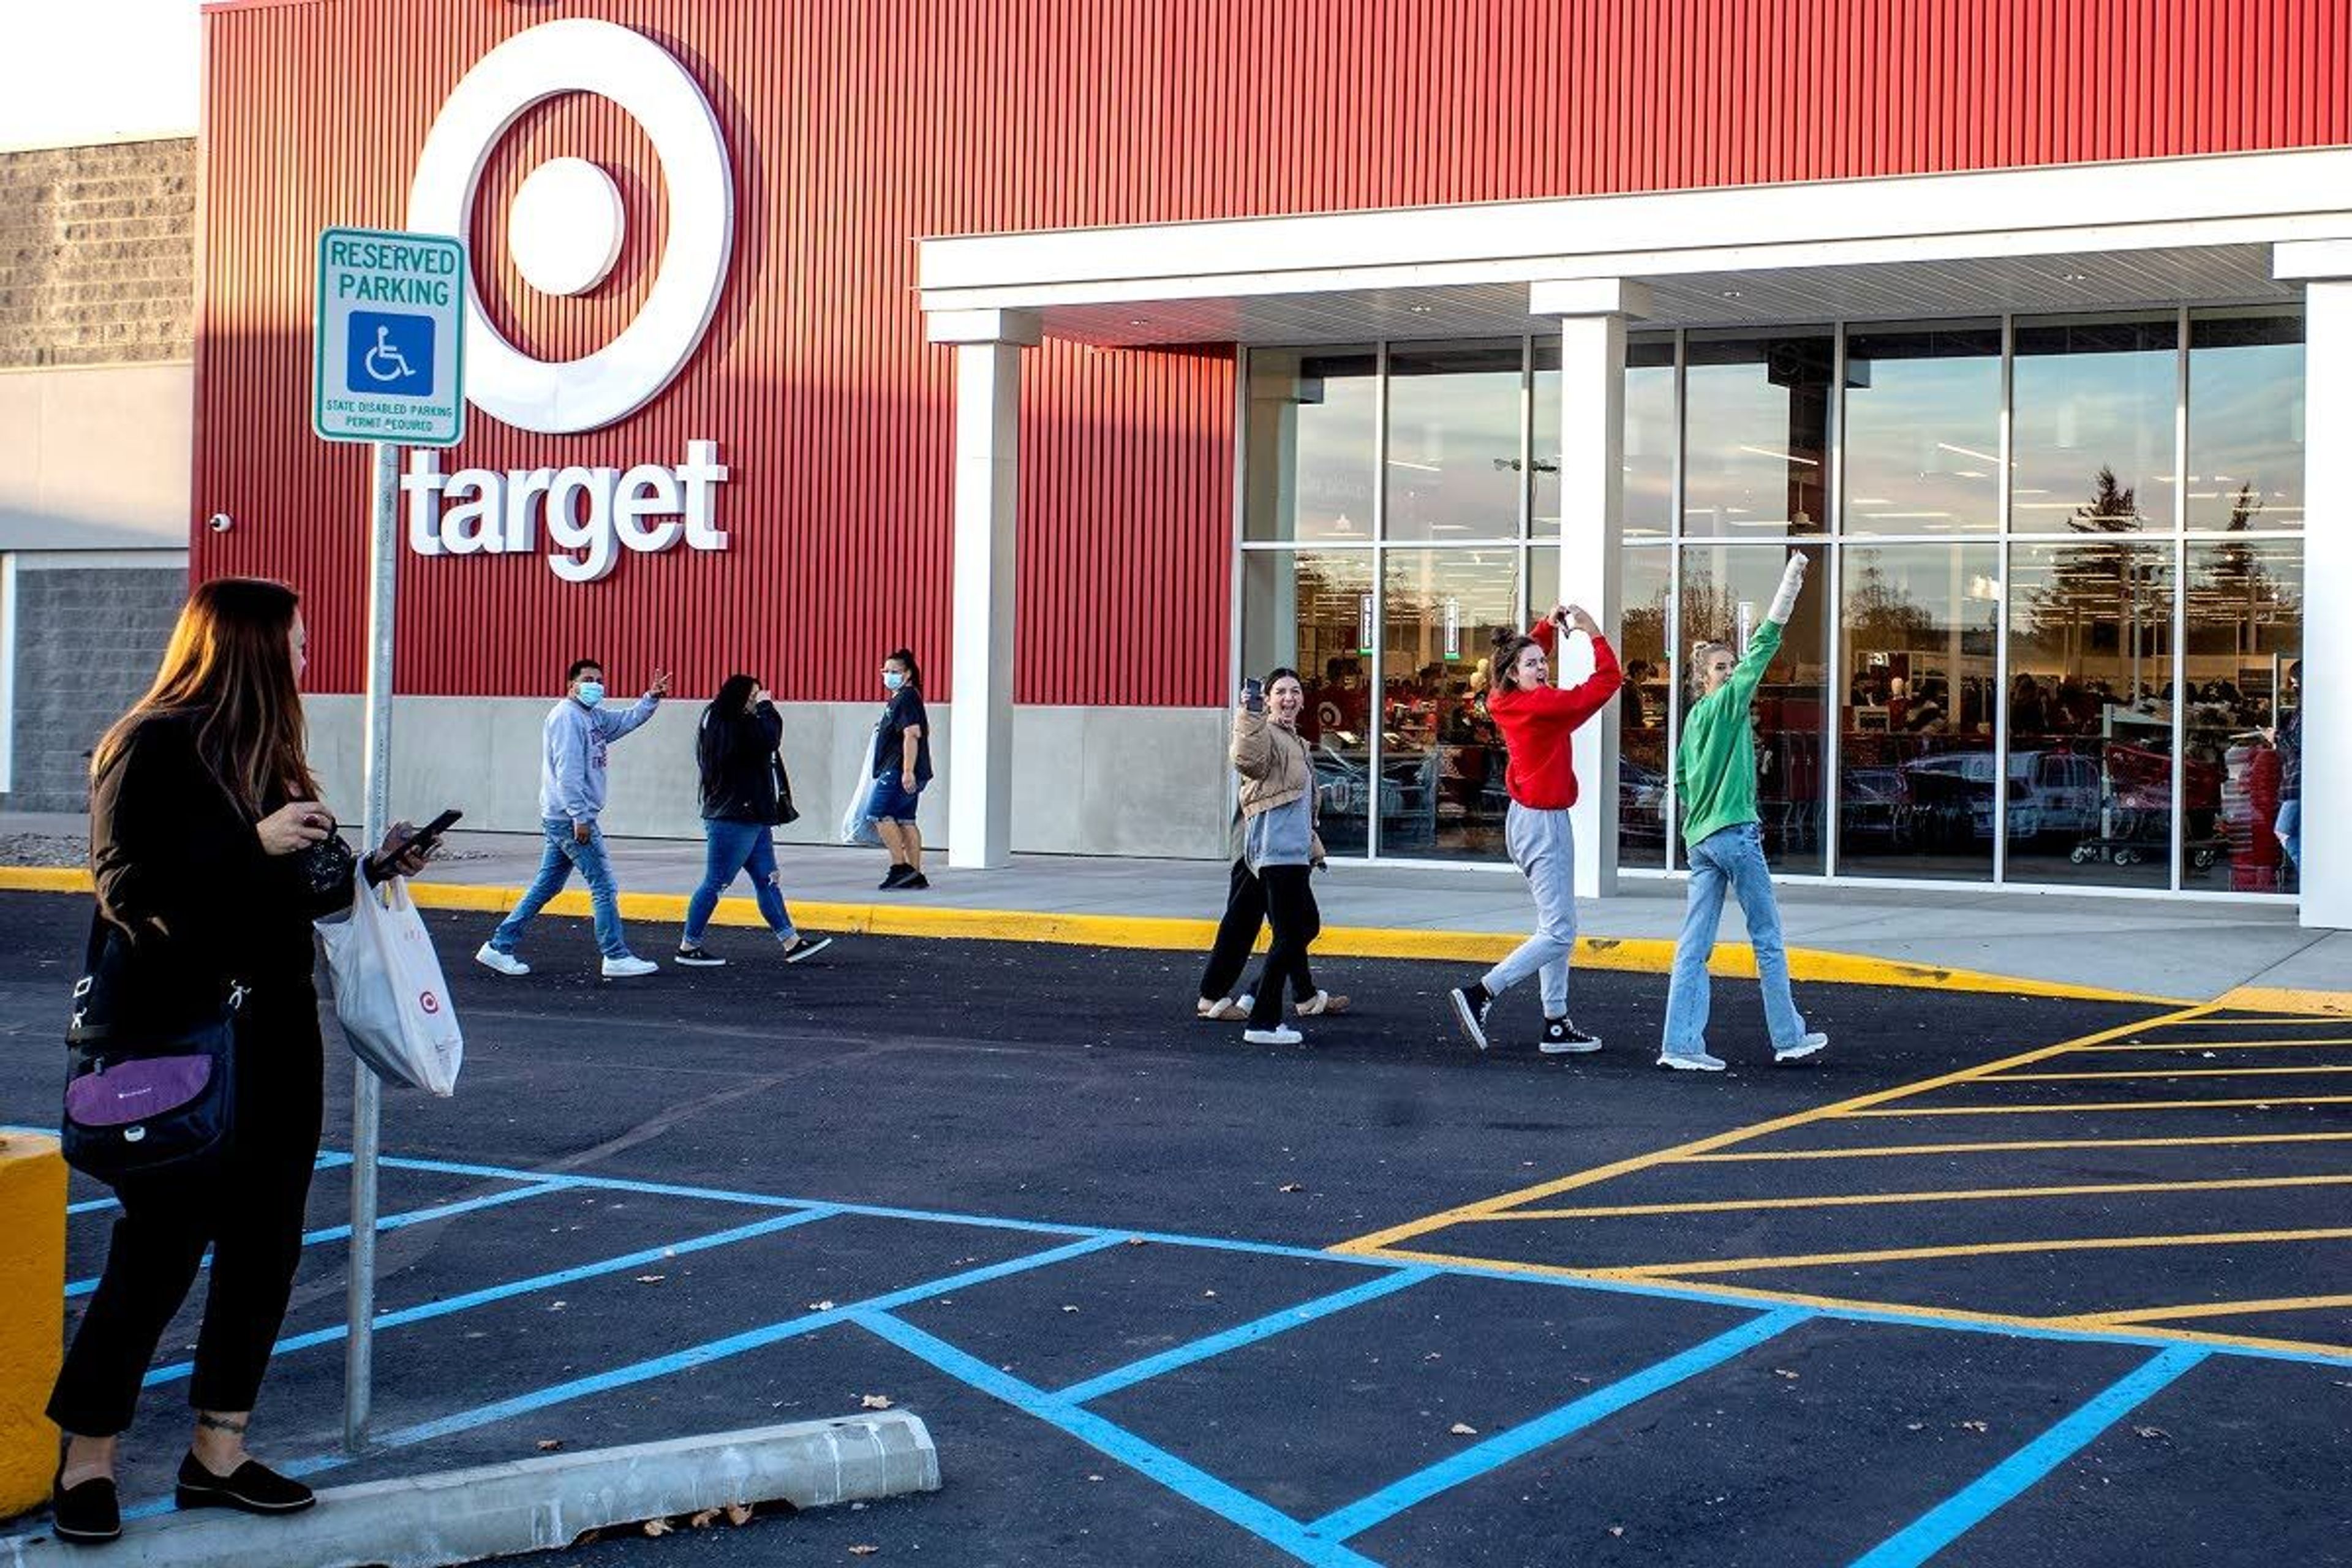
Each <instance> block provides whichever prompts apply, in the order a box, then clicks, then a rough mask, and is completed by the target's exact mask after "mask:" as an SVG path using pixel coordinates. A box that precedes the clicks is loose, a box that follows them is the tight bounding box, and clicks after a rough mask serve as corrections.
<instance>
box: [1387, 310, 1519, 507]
mask: <svg viewBox="0 0 2352 1568" xmlns="http://www.w3.org/2000/svg"><path fill="white" fill-rule="evenodd" d="M1520 353H1521V345H1520V344H1519V343H1517V342H1510V343H1505V344H1496V345H1494V346H1491V347H1485V346H1477V347H1466V348H1454V347H1446V348H1392V349H1391V350H1390V351H1389V446H1388V474H1387V482H1388V521H1387V524H1386V528H1387V537H1388V538H1389V539H1391V540H1407V541H1414V542H1444V541H1449V540H1451V541H1460V542H1467V541H1470V540H1475V539H1517V537H1519V506H1520V500H1521V496H1522V495H1523V493H1524V490H1525V485H1524V483H1523V479H1524V474H1523V469H1524V468H1525V465H1526V453H1525V433H1526V430H1527V412H1526V398H1525V396H1524V391H1523V388H1522V386H1521V377H1520V374H1519V364H1520Z"/></svg>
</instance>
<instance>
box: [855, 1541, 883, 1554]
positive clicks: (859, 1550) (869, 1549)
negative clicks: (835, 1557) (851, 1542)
mask: <svg viewBox="0 0 2352 1568" xmlns="http://www.w3.org/2000/svg"><path fill="white" fill-rule="evenodd" d="M881 1550H882V1549H881V1548H880V1547H878V1546H867V1545H865V1544H863V1543H860V1544H858V1545H856V1546H853V1547H851V1548H850V1549H849V1554H850V1555H851V1556H852V1557H871V1556H873V1555H874V1554H875V1553H876V1552H879V1551H881Z"/></svg>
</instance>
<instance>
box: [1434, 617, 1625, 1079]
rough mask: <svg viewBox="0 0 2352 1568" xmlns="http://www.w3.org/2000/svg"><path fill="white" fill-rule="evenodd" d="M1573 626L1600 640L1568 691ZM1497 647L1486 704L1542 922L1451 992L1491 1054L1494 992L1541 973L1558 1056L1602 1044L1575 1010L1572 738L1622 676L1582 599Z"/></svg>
mask: <svg viewBox="0 0 2352 1568" xmlns="http://www.w3.org/2000/svg"><path fill="white" fill-rule="evenodd" d="M1562 626H1574V627H1575V628H1576V629H1577V630H1578V631H1580V632H1582V633H1583V634H1584V635H1585V636H1586V637H1591V639H1592V674H1591V676H1590V677H1589V678H1588V679H1585V680H1582V681H1580V682H1579V683H1578V684H1577V685H1575V686H1572V687H1570V688H1568V689H1566V690H1562V689H1559V687H1556V686H1554V685H1553V684H1552V683H1551V655H1552V650H1553V647H1555V645H1556V644H1557V642H1558V639H1559V631H1560V628H1561V627H1562ZM1495 645H1496V646H1495V666H1494V668H1495V684H1494V688H1493V689H1491V690H1490V691H1488V692H1487V694H1486V711H1487V713H1488V714H1489V715H1490V716H1491V717H1492V718H1493V719H1494V721H1495V722H1496V724H1497V725H1499V726H1500V727H1501V729H1502V731H1503V744H1504V745H1505V746H1506V747H1507V749H1508V750H1509V752H1510V757H1511V764H1510V771H1509V773H1508V775H1507V783H1508V785H1509V788H1510V794H1511V809H1510V813H1509V815H1508V816H1507V817H1506V819H1505V823H1504V829H1503V842H1504V844H1505V845H1506V846H1507V847H1508V848H1509V850H1510V852H1511V861H1512V863H1513V864H1514V865H1516V866H1517V867H1518V868H1519V870H1520V872H1521V873H1522V874H1523V875H1525V876H1526V878H1527V879H1528V890H1529V891H1530V892H1532V893H1533V894H1534V895H1535V900H1536V929H1535V934H1534V935H1532V936H1530V937H1528V940H1527V941H1525V942H1521V943H1520V944H1519V948H1518V951H1517V952H1514V953H1512V954H1511V955H1510V956H1509V957H1508V958H1506V959H1505V960H1503V962H1502V963H1498V964H1496V965H1495V967H1494V968H1492V969H1490V970H1488V971H1487V972H1486V973H1485V974H1483V975H1481V976H1479V977H1478V978H1477V979H1476V980H1474V981H1472V982H1471V983H1470V984H1467V985H1463V986H1458V987H1456V988H1455V989H1454V990H1453V991H1451V992H1448V993H1447V996H1448V998H1449V999H1450V1000H1451V1001H1452V1002H1453V1004H1454V1018H1455V1020H1456V1021H1458V1022H1459V1023H1460V1024H1461V1026H1462V1032H1463V1033H1464V1034H1465V1035H1467V1036H1468V1037H1470V1043H1471V1044H1472V1045H1475V1046H1476V1047H1478V1048H1479V1049H1480V1050H1482V1051H1483V1050H1485V1049H1486V1013H1487V1010H1488V1009H1489V1008H1491V1007H1493V1006H1494V1005H1495V998H1496V997H1497V996H1499V995H1501V994H1503V993H1504V992H1506V991H1507V990H1509V989H1510V988H1511V987H1512V986H1514V985H1516V984H1518V983H1519V982H1520V981H1522V980H1525V979H1526V978H1527V977H1528V975H1530V974H1534V973H1541V975H1542V983H1541V989H1542V993H1543V1010H1544V1028H1543V1038H1542V1039H1541V1040H1540V1041H1539V1042H1538V1049H1540V1050H1542V1051H1544V1052H1546V1053H1547V1054H1549V1055H1559V1054H1561V1053H1564V1052H1566V1053H1574V1052H1583V1051H1597V1050H1599V1049H1600V1048H1601V1041H1600V1040H1599V1039H1598V1038H1597V1037H1593V1036H1591V1035H1588V1034H1586V1033H1584V1032H1583V1031H1582V1030H1581V1029H1579V1028H1578V1027H1577V1026H1575V1025H1574V1024H1573V1023H1571V1022H1570V1021H1569V1016H1568V958H1569V954H1570V953H1571V952H1574V951H1575V950H1576V838H1575V836H1574V835H1573V834H1572V833H1571V832H1570V828H1569V821H1568V808H1569V807H1570V806H1572V805H1575V804H1576V770H1575V769H1574V768H1573V767H1571V766H1570V761H1569V737H1570V735H1572V734H1573V733H1575V731H1576V729H1577V726H1579V725H1580V724H1582V723H1583V722H1584V721H1586V720H1587V719H1590V718H1591V717H1592V716H1593V715H1594V714H1595V713H1598V712H1600V711H1601V710H1602V709H1603V708H1605V707H1607V706H1608V705H1609V703H1610V701H1611V700H1612V699H1614V698H1615V697H1616V695H1617V688H1618V687H1619V686H1620V685H1622V683H1623V678H1622V676H1621V675H1620V674H1619V673H1618V668H1617V656H1616V655H1615V654H1614V653H1612V652H1611V651H1610V649H1609V644H1608V641H1607V640H1606V639H1605V638H1603V637H1601V627H1600V625H1599V624H1598V623H1597V622H1595V621H1594V620H1593V618H1592V617H1591V616H1588V615H1586V614H1585V613H1584V612H1583V611H1582V610H1581V609H1580V608H1578V607H1576V606H1575V605H1559V606H1557V607H1556V608H1554V609H1553V611H1552V613H1551V614H1550V615H1549V616H1545V617H1544V619H1543V620H1542V622H1541V623H1540V624H1538V626H1536V627H1535V629H1534V630H1532V631H1530V632H1529V633H1528V635H1527V636H1525V637H1514V636H1512V635H1511V634H1509V633H1503V634H1500V635H1498V636H1497V637H1496V638H1495Z"/></svg>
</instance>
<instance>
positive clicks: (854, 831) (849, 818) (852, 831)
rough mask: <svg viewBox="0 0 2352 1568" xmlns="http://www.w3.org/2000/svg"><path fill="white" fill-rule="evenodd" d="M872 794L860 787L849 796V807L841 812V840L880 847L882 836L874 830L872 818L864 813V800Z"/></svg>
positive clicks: (872, 847) (845, 842)
mask: <svg viewBox="0 0 2352 1568" xmlns="http://www.w3.org/2000/svg"><path fill="white" fill-rule="evenodd" d="M872 794H873V792H872V791H871V790H865V789H860V790H857V791H856V792H855V793H854V794H852V795H850V797H849V808H848V809H847V810H845V811H844V812H843V813H842V814H841V841H842V842H843V843H844V844H856V845H861V846H863V847H866V848H868V849H879V848H881V847H882V836H881V835H880V834H879V833H877V832H876V831H875V830H874V819H873V818H872V817H870V816H866V800H867V798H868V797H869V796H870V795H872Z"/></svg>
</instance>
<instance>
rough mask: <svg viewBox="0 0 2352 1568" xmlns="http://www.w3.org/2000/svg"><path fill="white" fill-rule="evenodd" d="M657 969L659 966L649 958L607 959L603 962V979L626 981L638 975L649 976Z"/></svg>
mask: <svg viewBox="0 0 2352 1568" xmlns="http://www.w3.org/2000/svg"><path fill="white" fill-rule="evenodd" d="M659 968H661V965H660V964H658V963H655V962H654V961H653V960H652V959H650V958H637V957H635V956H629V957H624V958H608V959H606V960H605V961H604V978H605V979H607V980H628V979H631V978H633V977H635V976H636V975H639V974H651V973H654V972H655V971H656V970H658V969H659Z"/></svg>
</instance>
